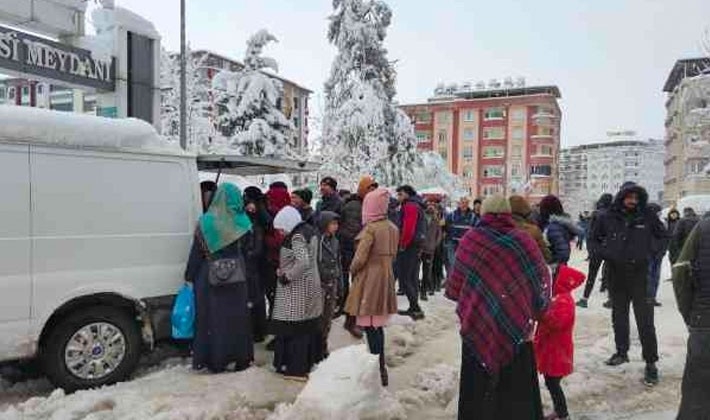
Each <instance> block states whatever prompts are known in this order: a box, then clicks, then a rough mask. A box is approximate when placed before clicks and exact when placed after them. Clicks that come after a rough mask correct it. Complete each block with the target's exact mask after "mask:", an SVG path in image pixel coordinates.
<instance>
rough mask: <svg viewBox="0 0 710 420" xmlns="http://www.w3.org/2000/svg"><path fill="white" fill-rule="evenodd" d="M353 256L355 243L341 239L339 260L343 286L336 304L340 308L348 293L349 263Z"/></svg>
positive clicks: (343, 304)
mask: <svg viewBox="0 0 710 420" xmlns="http://www.w3.org/2000/svg"><path fill="white" fill-rule="evenodd" d="M353 258H355V243H354V242H353V241H350V240H347V239H343V240H341V241H340V262H341V267H342V271H343V281H342V286H343V288H342V293H341V294H340V301H339V302H338V306H340V307H341V308H342V307H344V306H345V302H346V301H347V300H348V294H349V293H350V264H352V262H353Z"/></svg>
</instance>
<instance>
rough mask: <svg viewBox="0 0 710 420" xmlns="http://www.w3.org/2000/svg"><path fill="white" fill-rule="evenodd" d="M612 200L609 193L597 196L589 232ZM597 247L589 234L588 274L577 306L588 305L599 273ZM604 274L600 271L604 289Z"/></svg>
mask: <svg viewBox="0 0 710 420" xmlns="http://www.w3.org/2000/svg"><path fill="white" fill-rule="evenodd" d="M613 202H614V196H613V195H611V194H602V196H601V197H599V201H597V209H596V210H594V212H593V213H592V217H591V220H590V221H589V232H593V231H594V226H595V224H596V223H597V222H598V221H599V219H600V218H601V217H603V216H604V215H605V214H606V213H607V212H608V211H609V209H610V208H611V205H612V204H613ZM598 248H599V243H597V241H596V240H595V238H594V236H593V235H591V234H590V235H589V236H588V238H587V252H588V253H589V270H588V272H589V275H588V276H587V282H586V284H585V285H584V295H583V296H582V298H581V299H580V300H579V302H577V306H579V307H580V308H586V307H587V306H588V305H589V304H588V301H589V296H591V294H592V290H594V282H596V281H597V274H599V269H600V268H601V266H602V259H601V257H599V253H598V251H597V250H598ZM604 271H606V270H604ZM605 274H606V273H604V272H602V289H604V288H605V286H606V284H604V281H605V279H604V277H605ZM602 291H603V290H602Z"/></svg>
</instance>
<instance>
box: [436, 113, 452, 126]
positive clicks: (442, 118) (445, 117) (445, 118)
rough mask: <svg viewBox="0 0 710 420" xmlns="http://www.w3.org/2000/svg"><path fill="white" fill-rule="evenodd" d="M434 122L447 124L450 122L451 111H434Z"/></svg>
mask: <svg viewBox="0 0 710 420" xmlns="http://www.w3.org/2000/svg"><path fill="white" fill-rule="evenodd" d="M436 122H438V123H439V124H448V123H449V122H451V113H449V112H437V113H436Z"/></svg>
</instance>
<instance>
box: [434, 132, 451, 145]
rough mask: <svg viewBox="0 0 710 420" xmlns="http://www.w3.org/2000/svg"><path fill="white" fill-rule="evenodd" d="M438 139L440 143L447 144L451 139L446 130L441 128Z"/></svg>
mask: <svg viewBox="0 0 710 420" xmlns="http://www.w3.org/2000/svg"><path fill="white" fill-rule="evenodd" d="M437 139H438V141H439V145H442V144H443V145H446V144H447V143H448V142H449V141H448V140H449V139H448V138H447V136H446V130H439V133H438V134H437ZM439 147H441V146H439Z"/></svg>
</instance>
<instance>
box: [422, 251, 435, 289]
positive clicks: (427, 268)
mask: <svg viewBox="0 0 710 420" xmlns="http://www.w3.org/2000/svg"><path fill="white" fill-rule="evenodd" d="M420 289H421V290H420V291H421V293H422V295H423V294H425V293H426V292H433V291H434V256H433V255H428V254H422V284H421V287H420Z"/></svg>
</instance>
